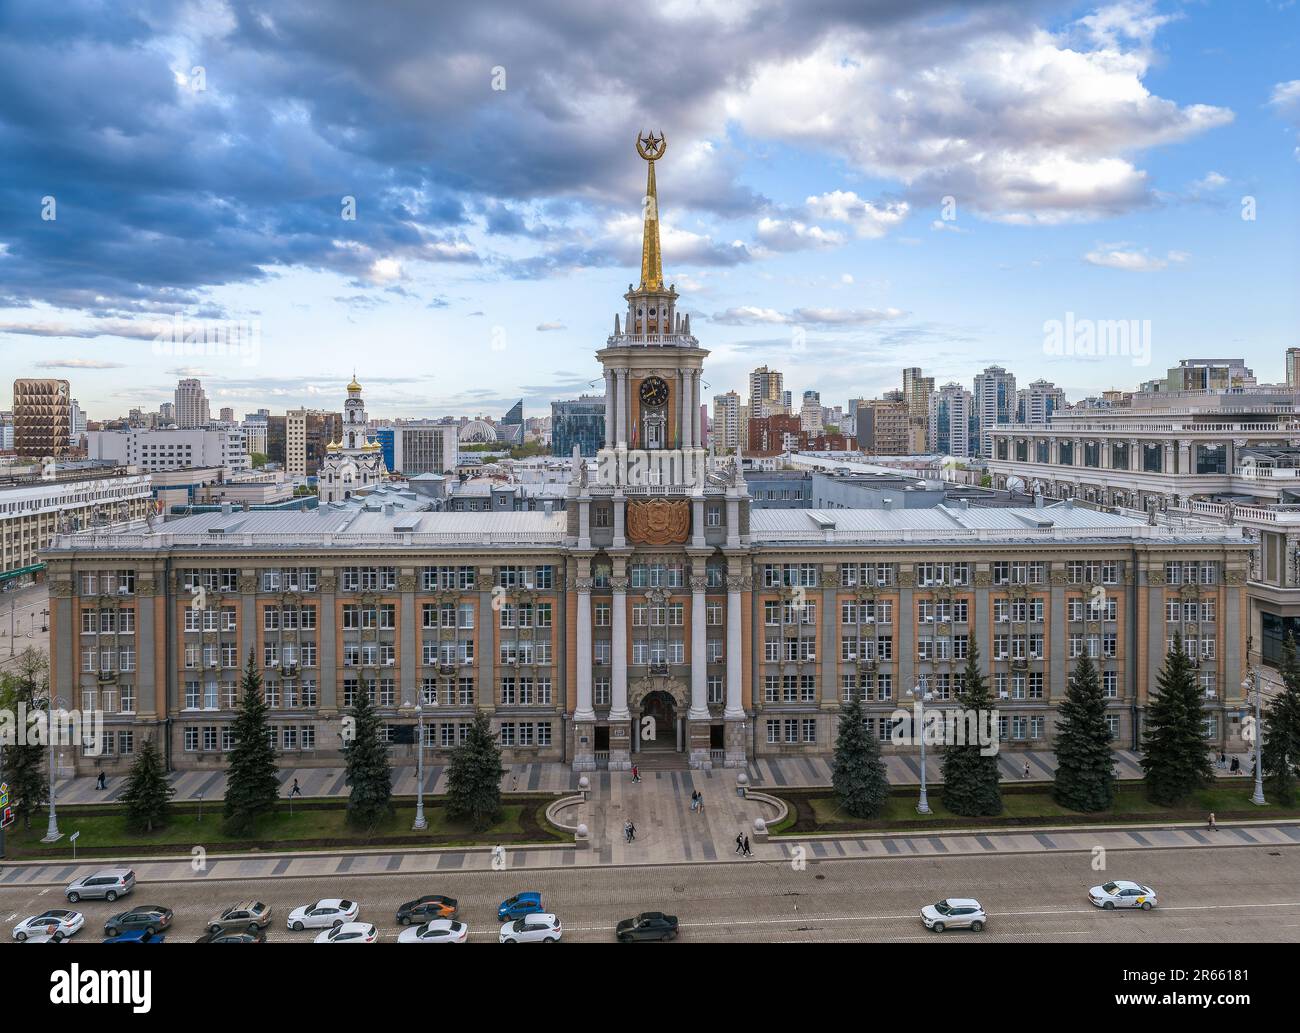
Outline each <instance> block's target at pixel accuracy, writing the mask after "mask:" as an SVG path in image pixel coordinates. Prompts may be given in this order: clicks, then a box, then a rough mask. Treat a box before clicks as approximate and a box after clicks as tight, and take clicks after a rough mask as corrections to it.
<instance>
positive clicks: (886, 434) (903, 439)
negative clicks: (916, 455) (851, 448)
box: [854, 392, 912, 456]
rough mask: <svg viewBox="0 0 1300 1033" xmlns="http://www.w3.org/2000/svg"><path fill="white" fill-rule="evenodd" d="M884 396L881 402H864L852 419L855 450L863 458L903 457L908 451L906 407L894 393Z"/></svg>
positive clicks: (875, 400) (908, 418) (908, 425)
mask: <svg viewBox="0 0 1300 1033" xmlns="http://www.w3.org/2000/svg"><path fill="white" fill-rule="evenodd" d="M888 395H894V396H895V397H889V396H888ZM888 395H887V396H886V397H885V398H868V399H865V400H863V401H862V402H860V403H859V405H858V411H857V415H856V417H855V419H854V427H855V428H856V430H855V432H854V437H856V438H857V442H858V447H859V448H861V449H862V451H863V452H865V453H866V454H867V455H875V456H903V455H907V454H909V453H910V452H911V451H912V450H911V448H910V444H911V442H910V438H909V434H908V430H909V428H910V426H911V418H910V417H909V415H908V411H907V403H906V402H904V401H903V399H902V397H900V396H899V393H898V392H889V393H888Z"/></svg>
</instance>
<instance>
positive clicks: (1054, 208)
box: [0, 0, 1300, 418]
mask: <svg viewBox="0 0 1300 1033" xmlns="http://www.w3.org/2000/svg"><path fill="white" fill-rule="evenodd" d="M642 128H655V129H661V130H662V131H663V132H665V133H666V134H667V138H668V151H667V155H666V157H665V159H664V160H663V161H662V162H660V163H659V165H658V167H657V179H658V185H659V194H660V203H661V215H662V221H663V249H664V256H665V257H664V261H665V272H666V274H667V277H668V279H669V280H671V281H673V282H675V283H676V285H677V289H678V291H679V292H680V293H681V295H682V299H683V300H682V305H683V307H684V308H685V309H686V310H687V311H689V312H690V313H691V314H692V323H693V329H694V331H695V333H696V335H697V336H698V337H699V338H700V340H701V343H702V344H703V345H704V346H705V347H707V348H709V349H711V351H712V356H711V358H710V359H709V360H708V364H707V367H706V369H707V381H708V383H709V385H710V387H711V388H712V390H714V391H719V392H720V391H725V390H728V389H730V388H737V389H740V390H742V391H743V390H744V387H743V385H744V374H745V372H746V371H747V370H749V369H752V368H753V367H755V366H757V365H760V364H763V363H767V364H769V365H773V366H775V367H776V368H779V369H781V370H783V371H785V373H786V386H787V387H788V388H791V389H793V390H794V391H795V392H796V394H797V393H798V392H801V391H803V390H804V389H806V388H812V389H817V390H820V391H821V392H822V396H823V402H824V403H825V404H837V403H838V404H843V403H844V402H845V401H846V400H847V399H848V398H849V397H850V396H854V395H859V394H866V395H874V394H877V393H878V392H880V391H881V390H884V389H887V388H889V387H893V386H896V385H897V384H898V383H899V369H900V368H901V367H902V366H905V365H920V366H922V367H923V368H924V369H925V370H926V372H927V373H931V372H932V373H933V374H934V375H935V376H936V377H937V378H938V379H939V382H940V383H942V382H945V381H948V380H960V381H963V382H966V383H967V384H968V385H969V381H970V378H971V375H972V374H973V373H974V372H975V371H977V370H979V369H982V368H983V367H984V366H987V365H989V364H990V363H994V362H998V363H1001V364H1003V365H1005V366H1007V367H1008V368H1010V369H1011V370H1012V371H1013V372H1015V373H1016V374H1017V376H1018V378H1019V379H1020V381H1021V382H1022V383H1027V382H1028V381H1029V380H1032V379H1035V378H1038V377H1046V378H1048V379H1051V380H1054V381H1055V382H1057V383H1058V384H1061V385H1062V386H1064V387H1066V389H1067V391H1068V392H1069V393H1070V396H1071V398H1074V397H1078V396H1080V395H1082V394H1086V393H1091V392H1095V391H1098V390H1101V389H1104V388H1107V387H1112V386H1114V387H1121V388H1128V387H1132V386H1134V385H1135V384H1136V383H1137V382H1138V381H1139V380H1142V379H1147V378H1149V377H1151V376H1153V375H1155V373H1156V372H1157V371H1159V370H1162V369H1164V368H1165V367H1166V366H1169V365H1172V364H1174V363H1176V361H1177V360H1178V359H1179V358H1183V357H1206V356H1226V355H1232V356H1243V357H1244V358H1245V359H1246V360H1247V361H1248V363H1249V364H1251V365H1253V367H1254V368H1255V371H1256V374H1257V375H1258V376H1259V377H1260V379H1261V380H1266V381H1273V380H1278V379H1281V377H1282V356H1283V351H1284V349H1285V348H1286V347H1288V346H1291V345H1298V344H1300V332H1298V330H1297V327H1298V326H1300V321H1298V317H1300V311H1298V309H1300V305H1298V304H1297V293H1298V292H1297V284H1298V283H1300V260H1298V255H1297V250H1298V248H1300V244H1298V243H1297V241H1298V240H1300V234H1297V226H1300V5H1298V4H1296V3H1295V2H1294V0H1198V2H1178V0H1122V2H1119V3H1112V4H1107V5H1104V6H1095V5H1090V4H1083V5H1080V4H1074V3H1059V2H1049V0H1037V2H1026V0H1018V2H1014V3H1000V2H995V0H989V2H978V0H967V2H956V0H800V2H797V3H795V2H790V3H781V2H777V0H716V2H708V0H661V2H659V3H656V4H650V5H638V6H637V7H636V8H635V9H634V8H629V7H628V6H627V5H620V4H609V3H606V2H601V0H551V2H548V0H531V2H529V3H527V4H523V3H518V2H514V3H501V2H496V0H475V2H473V3H463V4H462V3H438V4H428V3H423V2H416V0H405V2H399V0H386V2H376V3H371V4H366V5H358V4H356V3H354V2H351V0H267V2H265V3H246V2H242V0H195V2H189V3H186V2H174V0H160V2H158V3H151V2H144V0H134V2H132V0H119V2H107V0H106V2H93V0H63V2H61V3H60V4H58V5H56V6H54V7H51V6H50V5H49V4H48V3H46V2H39V3H38V2H35V0H5V2H4V3H2V4H0V156H2V158H0V381H7V380H9V379H11V378H12V377H17V376H63V377H67V378H68V379H69V380H71V381H72V385H73V394H74V395H75V396H76V397H77V398H78V399H79V400H80V401H81V403H82V405H83V407H84V408H86V409H87V410H88V411H89V413H90V415H91V417H92V418H108V417H112V416H116V415H119V414H124V413H125V412H126V410H127V409H128V408H130V407H131V406H134V405H142V406H144V407H146V408H156V407H157V405H158V403H159V402H161V401H165V400H168V399H169V398H170V397H171V392H172V390H173V388H174V386H175V382H176V380H177V378H178V377H180V376H187V375H189V376H192V375H198V376H201V377H202V378H203V380H204V383H205V385H206V386H207V388H208V392H209V396H210V398H211V400H212V404H213V406H214V410H215V409H216V408H217V407H220V406H223V405H230V406H233V407H234V408H235V410H236V413H237V414H239V415H242V414H243V413H244V412H245V411H250V410H252V409H256V408H258V407H262V406H265V407H268V408H271V409H272V410H273V411H283V410H284V409H285V408H288V407H296V406H298V405H304V404H305V405H315V406H324V405H327V404H329V405H337V403H338V401H339V399H340V397H341V395H342V391H343V385H344V384H345V383H346V381H347V380H348V379H349V377H350V376H351V373H352V370H353V368H354V367H355V368H356V370H357V372H358V375H359V376H360V378H361V380H362V381H363V383H364V384H365V386H366V398H367V402H368V403H369V409H370V411H371V414H372V415H378V416H418V415H441V414H447V413H470V414H475V413H486V414H489V415H497V416H499V415H501V414H502V413H503V412H504V411H505V409H506V408H507V407H508V406H509V405H510V404H512V403H513V401H514V400H515V399H516V398H518V397H520V396H522V397H523V398H524V399H525V407H526V411H531V412H532V413H534V414H537V413H540V412H541V411H542V410H543V408H544V407H545V406H546V404H547V403H548V402H549V401H550V400H551V399H553V398H564V397H572V396H573V395H575V394H577V393H578V392H580V391H582V390H585V389H587V387H588V385H589V384H591V383H592V382H593V381H594V382H596V383H597V384H598V383H599V366H598V363H597V362H596V360H595V358H594V355H593V352H594V351H595V349H597V348H598V347H600V346H601V345H602V343H603V340H604V337H605V335H606V334H608V333H609V332H610V331H611V330H612V325H613V317H614V314H615V312H618V311H620V309H621V307H622V304H623V303H622V300H621V294H622V292H623V291H624V290H626V287H627V284H628V282H629V281H630V280H633V279H635V278H636V276H637V273H638V270H637V268H636V266H637V263H638V257H639V234H640V225H641V223H640V211H641V208H640V202H641V196H642V194H643V192H644V183H645V178H644V177H645V165H644V163H643V162H642V161H641V160H640V159H639V158H638V157H637V155H636V153H635V150H634V140H635V137H636V135H637V132H638V130H640V129H642ZM1071 313H1072V314H1073V318H1074V319H1076V320H1082V319H1092V320H1098V321H1101V320H1118V319H1124V320H1130V319H1132V320H1142V321H1149V328H1150V329H1149V343H1150V350H1151V354H1150V356H1149V363H1150V364H1149V365H1146V366H1144V365H1142V359H1141V358H1140V357H1135V356H1132V355H1130V356H1122V355H1121V356H1109V357H1104V358H1097V357H1088V356H1079V355H1058V354H1049V353H1048V352H1047V349H1046V348H1045V345H1044V340H1045V330H1044V327H1045V324H1046V323H1048V322H1049V321H1051V320H1061V321H1064V320H1065V319H1066V318H1067V315H1068V314H1071ZM177 328H180V333H179V337H180V340H178V339H177V337H178V332H177ZM196 330H197V331H199V332H200V333H201V334H203V335H206V337H207V340H208V343H204V342H203V339H202V338H200V339H199V340H198V342H197V343H196V341H195V339H194V337H193V334H194V332H195V331H196ZM187 334H188V335H190V337H189V343H188V344H187V343H186V342H185V337H186V335H187ZM241 335H242V336H241ZM218 342H220V343H218ZM227 342H228V343H227ZM0 390H3V389H0ZM0 399H3V396H0ZM3 400H7V399H3ZM3 400H0V404H3Z"/></svg>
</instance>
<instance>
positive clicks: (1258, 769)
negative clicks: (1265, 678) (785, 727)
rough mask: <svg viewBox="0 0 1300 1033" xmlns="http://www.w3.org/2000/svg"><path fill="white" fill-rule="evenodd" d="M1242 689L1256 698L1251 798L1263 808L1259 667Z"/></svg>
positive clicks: (1262, 732) (1262, 752) (1261, 700)
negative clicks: (1253, 774)
mask: <svg viewBox="0 0 1300 1033" xmlns="http://www.w3.org/2000/svg"><path fill="white" fill-rule="evenodd" d="M1241 687H1242V688H1243V689H1246V690H1248V691H1249V692H1250V693H1251V694H1252V695H1253V696H1254V697H1255V793H1254V795H1253V796H1251V798H1250V802H1251V803H1253V804H1254V805H1255V806H1257V807H1263V806H1265V804H1266V803H1267V801H1266V800H1265V799H1264V725H1263V718H1262V717H1261V715H1260V707H1261V704H1262V703H1263V696H1264V693H1263V692H1261V691H1260V687H1259V668H1258V667H1256V668H1254V669H1252V670H1251V672H1250V674H1249V675H1248V676H1247V678H1246V680H1245V681H1244V682H1242V683H1241Z"/></svg>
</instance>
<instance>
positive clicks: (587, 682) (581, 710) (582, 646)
mask: <svg viewBox="0 0 1300 1033" xmlns="http://www.w3.org/2000/svg"><path fill="white" fill-rule="evenodd" d="M573 719H574V720H575V721H594V720H596V711H595V710H594V709H592V705H591V578H589V577H580V578H578V705H577V706H576V707H575V708H574V711H573Z"/></svg>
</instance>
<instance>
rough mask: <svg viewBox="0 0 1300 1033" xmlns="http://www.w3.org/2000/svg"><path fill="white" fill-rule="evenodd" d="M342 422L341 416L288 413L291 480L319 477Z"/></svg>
mask: <svg viewBox="0 0 1300 1033" xmlns="http://www.w3.org/2000/svg"><path fill="white" fill-rule="evenodd" d="M342 423H343V417H342V416H341V415H340V414H339V413H332V412H321V411H319V410H316V409H290V410H289V412H288V413H286V414H285V431H284V451H285V458H284V469H285V472H286V473H287V474H288V475H289V476H290V477H315V476H316V474H317V472H318V471H319V469H320V464H321V462H322V460H324V458H325V452H326V449H327V448H328V446H329V444H330V442H331V441H334V440H335V439H336V438H337V437H338V434H339V428H340V427H341V426H342ZM268 437H269V434H268Z"/></svg>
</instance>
